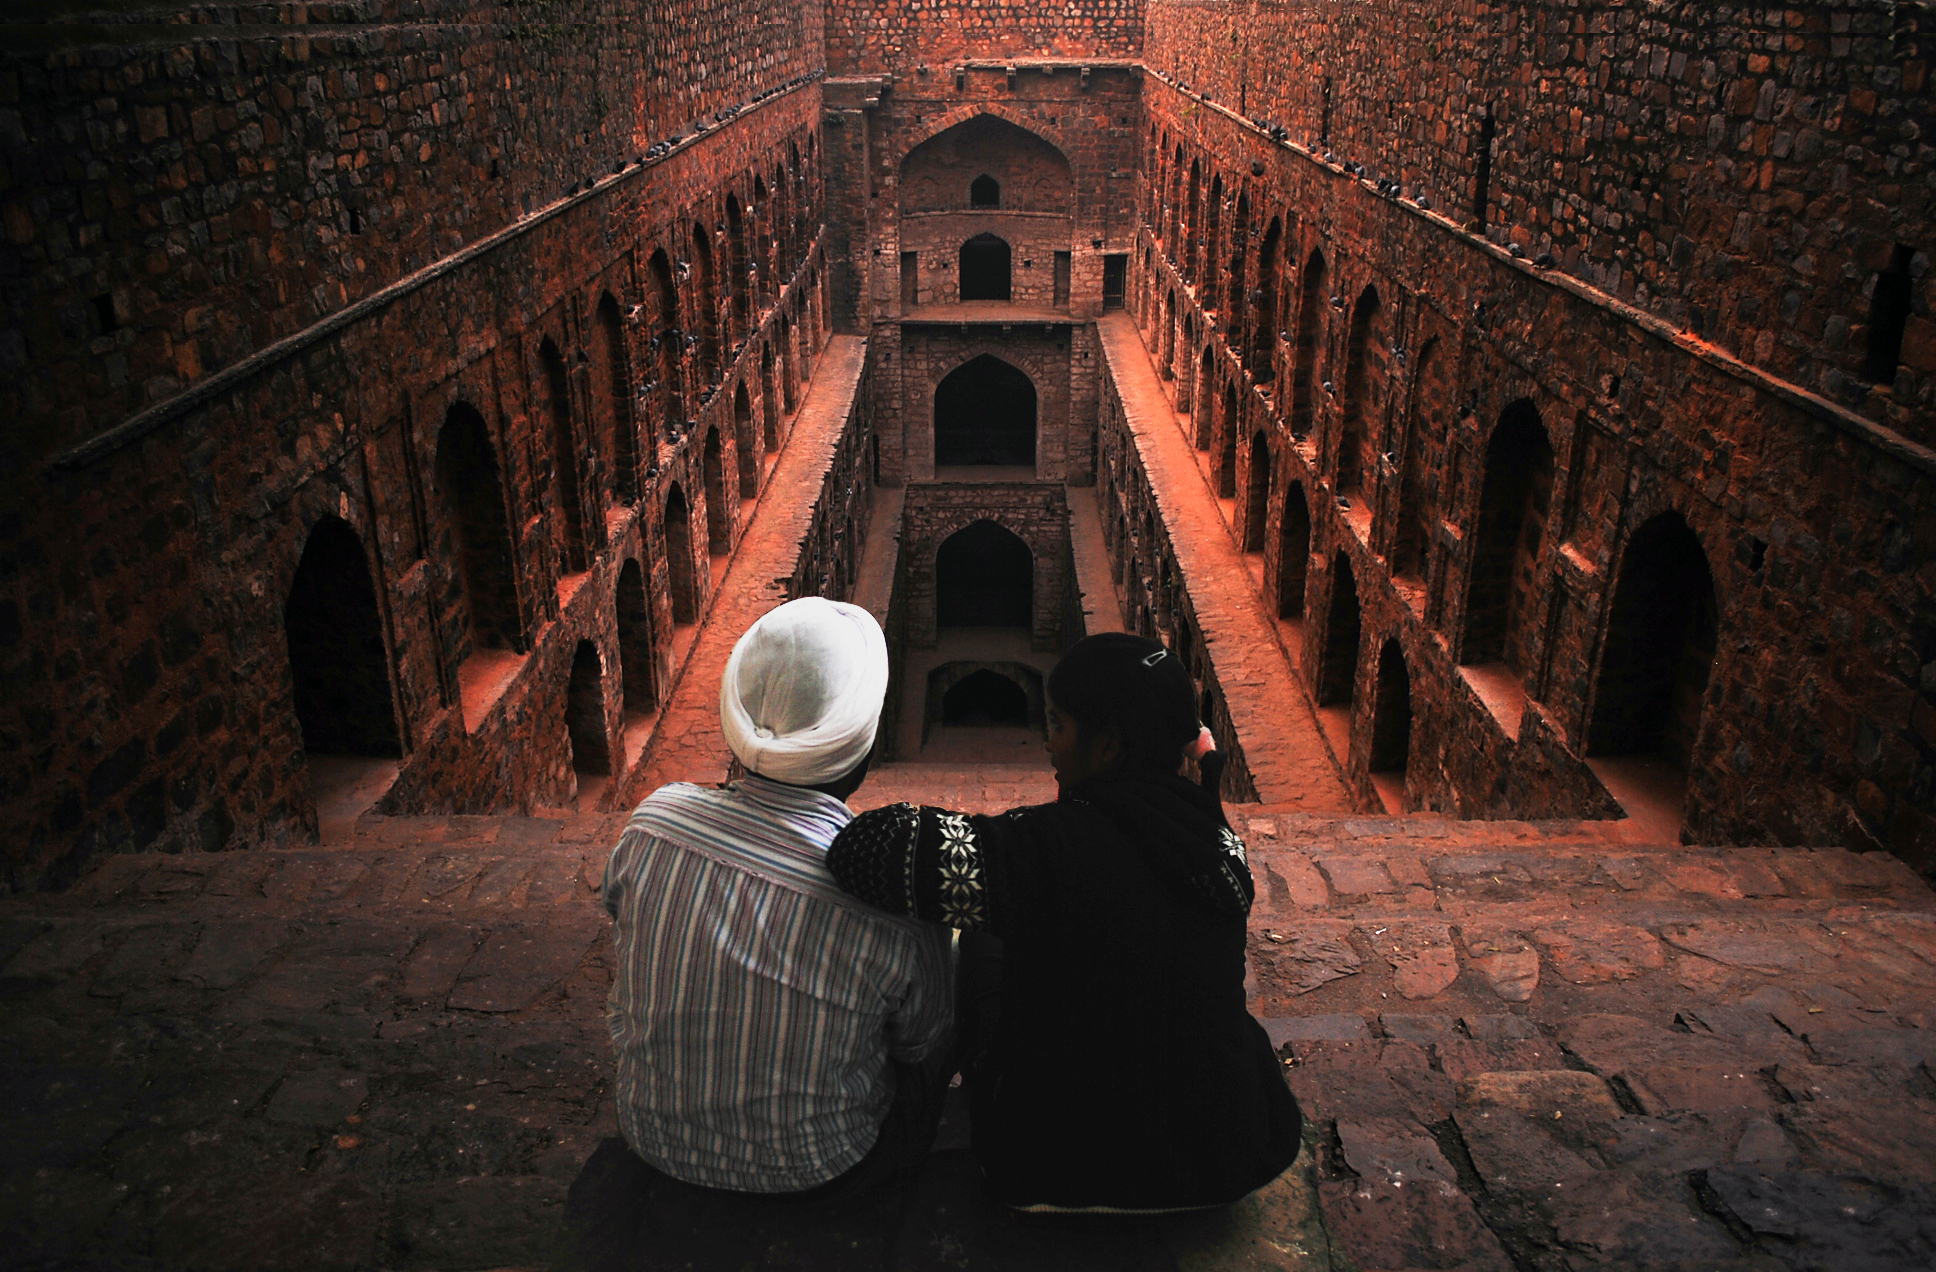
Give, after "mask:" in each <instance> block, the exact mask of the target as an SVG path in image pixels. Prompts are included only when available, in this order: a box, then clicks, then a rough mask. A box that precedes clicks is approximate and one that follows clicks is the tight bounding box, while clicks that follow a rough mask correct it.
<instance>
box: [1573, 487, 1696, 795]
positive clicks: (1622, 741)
mask: <svg viewBox="0 0 1936 1272" xmlns="http://www.w3.org/2000/svg"><path fill="white" fill-rule="evenodd" d="M1719 627H1720V615H1719V609H1718V607H1717V605H1716V602H1715V595H1714V576H1713V574H1712V573H1711V572H1710V571H1709V569H1708V561H1707V553H1706V551H1705V550H1704V549H1703V548H1702V547H1701V541H1700V539H1699V538H1698V537H1697V536H1696V535H1695V534H1694V532H1693V531H1692V530H1691V529H1689V528H1688V525H1687V522H1686V521H1685V520H1684V519H1683V518H1682V517H1681V515H1680V514H1679V513H1678V512H1664V513H1661V514H1660V515H1659V516H1656V517H1654V518H1652V519H1651V520H1649V521H1647V522H1646V523H1645V524H1644V525H1642V526H1641V527H1640V528H1639V529H1638V530H1636V531H1635V532H1634V535H1633V538H1632V539H1630V540H1629V541H1628V543H1627V547H1626V551H1625V552H1623V553H1622V554H1621V557H1620V577H1619V581H1618V582H1617V583H1616V585H1615V587H1614V593H1613V608H1612V611H1611V614H1610V616H1609V618H1608V620H1607V636H1606V642H1605V644H1604V646H1603V647H1602V652H1601V655H1600V676H1599V680H1598V683H1597V684H1596V685H1595V688H1594V694H1593V720H1592V723H1591V724H1590V725H1589V726H1588V728H1587V753H1588V754H1589V755H1646V756H1653V757H1657V758H1659V759H1661V760H1663V761H1665V762H1666V763H1667V764H1669V765H1670V766H1672V767H1673V768H1675V769H1677V770H1679V771H1681V772H1683V773H1684V772H1686V771H1687V769H1688V768H1689V766H1690V763H1691V760H1692V758H1693V754H1694V743H1695V740H1696V738H1697V737H1698V736H1699V734H1700V728H1701V708H1702V705H1703V703H1704V701H1705V699H1706V696H1707V684H1708V677H1709V674H1710V673H1711V671H1712V669H1713V666H1714V654H1715V649H1716V647H1717V643H1718V636H1719Z"/></svg>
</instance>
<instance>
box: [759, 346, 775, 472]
mask: <svg viewBox="0 0 1936 1272" xmlns="http://www.w3.org/2000/svg"><path fill="white" fill-rule="evenodd" d="M760 424H761V430H760V431H761V432H762V433H763V434H764V435H765V440H766V453H767V454H769V455H772V454H776V453H778V451H779V449H780V399H779V396H778V394H777V393H776V392H775V391H774V388H773V342H772V341H770V340H769V341H767V342H765V343H764V344H762V345H761V346H760Z"/></svg>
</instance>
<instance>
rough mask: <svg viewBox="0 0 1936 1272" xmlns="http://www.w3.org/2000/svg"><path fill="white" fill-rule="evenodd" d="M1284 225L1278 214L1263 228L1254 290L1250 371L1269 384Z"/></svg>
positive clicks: (1273, 370) (1273, 372)
mask: <svg viewBox="0 0 1936 1272" xmlns="http://www.w3.org/2000/svg"><path fill="white" fill-rule="evenodd" d="M1283 238H1284V225H1283V222H1281V221H1279V220H1278V219H1277V218H1276V217H1272V218H1271V219H1270V225H1269V227H1268V228H1266V229H1265V230H1264V242H1263V246H1261V247H1259V248H1258V249H1257V285H1256V287H1254V288H1253V289H1252V290H1251V293H1250V296H1251V308H1250V348H1249V350H1248V352H1249V354H1250V357H1249V366H1250V374H1251V376H1252V377H1253V378H1254V379H1256V381H1257V383H1259V384H1269V383H1270V382H1271V381H1272V380H1273V379H1275V378H1276V376H1277V370H1276V359H1275V358H1273V357H1272V354H1273V352H1274V351H1275V350H1276V348H1277V273H1278V268H1279V267H1278V264H1277V258H1278V255H1279V253H1280V251H1281V250H1282V243H1283Z"/></svg>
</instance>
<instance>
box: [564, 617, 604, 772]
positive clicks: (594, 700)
mask: <svg viewBox="0 0 1936 1272" xmlns="http://www.w3.org/2000/svg"><path fill="white" fill-rule="evenodd" d="M565 736H566V738H567V739H568V740H569V741H570V743H571V766H572V768H574V769H576V770H577V771H578V772H580V773H592V774H597V775H600V776H607V775H609V774H610V773H611V771H612V749H611V743H610V742H609V741H607V739H606V732H605V665H604V661H603V660H602V659H600V658H599V656H598V646H596V645H594V644H592V643H591V642H590V641H588V640H581V641H579V642H578V648H577V649H576V650H574V651H573V652H572V656H571V679H570V681H569V682H567V684H566V685H565Z"/></svg>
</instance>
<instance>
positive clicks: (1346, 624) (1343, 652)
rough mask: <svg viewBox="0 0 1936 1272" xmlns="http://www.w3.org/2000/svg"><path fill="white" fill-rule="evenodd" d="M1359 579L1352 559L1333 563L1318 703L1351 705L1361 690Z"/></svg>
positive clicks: (1320, 668)
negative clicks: (1359, 672)
mask: <svg viewBox="0 0 1936 1272" xmlns="http://www.w3.org/2000/svg"><path fill="white" fill-rule="evenodd" d="M1361 621H1362V620H1361V617H1360V615H1359V612H1358V579H1357V576H1356V575H1354V574H1353V573H1352V572H1351V561H1350V558H1348V557H1346V556H1345V554H1344V553H1342V552H1340V553H1338V555H1337V557H1336V558H1335V559H1333V561H1332V563H1331V612H1330V614H1329V616H1328V617H1327V620H1326V622H1325V625H1324V661H1323V663H1322V664H1321V665H1320V667H1319V670H1318V705H1319V706H1321V707H1323V706H1330V705H1332V704H1334V703H1344V704H1349V703H1350V702H1351V701H1352V700H1353V699H1354V698H1355V697H1356V696H1357V693H1358V639H1359V636H1360V634H1361V632H1360V626H1359V624H1360V622H1361Z"/></svg>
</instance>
